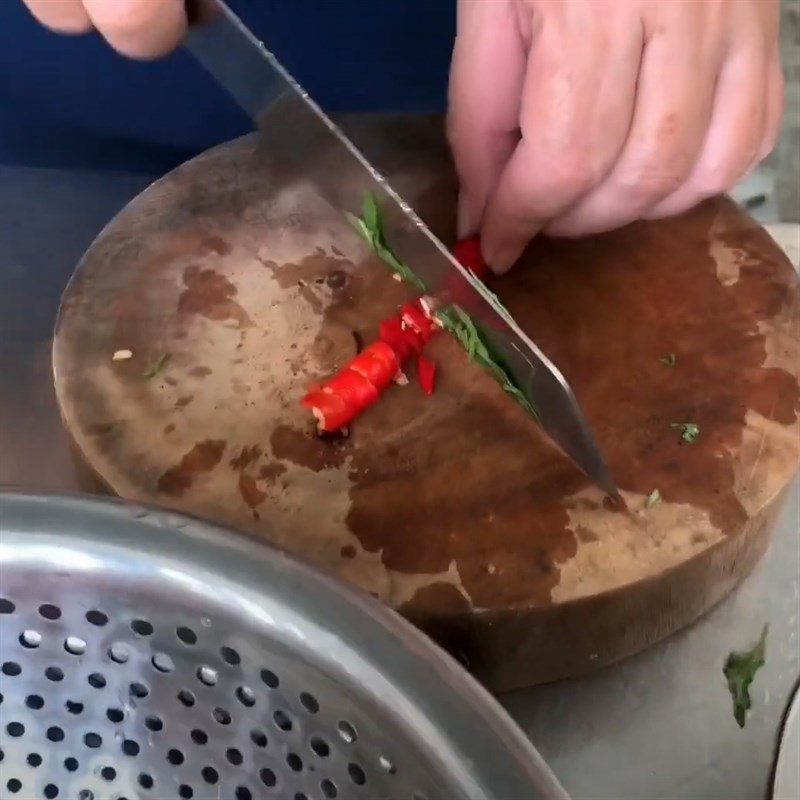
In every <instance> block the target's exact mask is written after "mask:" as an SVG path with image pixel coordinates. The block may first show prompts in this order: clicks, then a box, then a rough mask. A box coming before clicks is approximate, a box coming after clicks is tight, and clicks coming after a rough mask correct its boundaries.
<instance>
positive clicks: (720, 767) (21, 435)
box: [0, 166, 800, 800]
mask: <svg viewBox="0 0 800 800" xmlns="http://www.w3.org/2000/svg"><path fill="white" fill-rule="evenodd" d="M156 177H158V176H156V175H141V174H120V173H102V174H98V173H89V172H85V171H80V170H72V171H67V170H42V169H30V168H25V167H2V166H0V484H6V485H8V484H10V485H15V486H23V487H26V488H29V489H34V490H44V489H51V490H63V491H76V490H78V489H79V488H80V483H79V480H78V475H77V472H76V470H75V466H74V464H73V461H72V458H71V455H70V452H69V445H68V440H67V437H66V435H65V433H64V432H63V430H62V428H61V424H60V421H59V418H58V412H57V409H56V404H55V399H54V396H53V388H52V378H51V374H50V340H51V334H52V326H53V321H54V319H55V313H56V310H57V307H58V299H59V295H60V293H61V291H62V289H63V287H64V286H65V284H66V281H67V279H68V278H69V275H70V274H71V272H72V270H73V268H74V266H75V264H76V263H77V261H78V259H79V258H80V256H81V255H82V254H83V251H84V250H85V249H86V247H87V246H88V245H89V243H90V242H91V240H92V239H93V238H94V236H95V235H96V234H97V233H98V232H99V230H100V229H101V228H102V227H103V225H105V223H106V222H107V221H108V220H110V219H111V218H112V217H113V216H114V214H116V212H117V211H118V210H119V209H120V208H121V207H122V206H123V205H124V204H125V203H126V202H127V201H128V200H129V199H131V198H132V197H133V196H134V195H136V194H137V193H138V192H140V191H141V190H142V189H144V187H145V186H147V185H148V184H149V183H150V182H151V181H152V180H154V179H155V178H156ZM767 621H769V623H770V626H771V627H770V634H769V640H768V643H767V663H766V665H765V667H764V668H763V669H762V670H761V671H760V672H759V673H758V676H757V678H756V680H755V683H754V686H753V689H752V697H753V711H752V712H751V715H750V717H749V719H748V722H747V726H746V728H745V729H744V730H740V729H739V727H738V726H737V725H736V723H735V722H734V719H733V715H732V713H731V701H730V697H729V695H728V692H727V689H726V687H725V682H724V679H723V677H722V664H723V662H724V660H725V657H726V656H727V654H728V652H729V651H730V650H731V649H743V648H745V647H749V646H750V644H751V643H752V642H754V641H755V639H756V638H757V637H758V634H759V632H760V630H761V626H762V625H763V623H764V622H767ZM799 633H800V484H799V483H798V482H795V485H794V487H793V490H792V494H791V496H790V498H789V502H788V503H787V506H786V508H785V510H784V513H783V514H782V516H781V519H780V523H779V526H778V530H777V531H776V534H775V539H774V541H773V543H772V546H771V548H770V550H769V552H768V554H767V556H766V558H765V559H764V560H763V561H762V562H761V564H759V566H758V567H757V568H756V570H755V572H754V574H753V575H751V576H750V577H749V578H748V579H747V580H746V581H745V582H744V583H743V585H742V586H741V587H740V588H739V589H738V590H736V591H735V592H734V593H733V594H732V595H731V596H730V597H729V598H728V599H726V600H725V601H724V602H723V603H721V604H720V605H719V606H718V607H717V608H716V609H715V610H714V611H712V612H711V613H710V614H708V615H707V616H706V617H705V618H704V619H702V620H701V621H700V622H699V623H697V624H696V625H694V626H693V627H692V628H690V629H689V630H686V631H684V632H682V633H679V634H677V635H675V636H672V637H670V638H669V639H668V640H667V641H665V642H662V643H661V644H659V645H657V646H655V647H653V648H651V649H650V650H648V651H647V652H645V653H642V654H640V655H638V656H635V657H633V658H631V659H628V660H627V661H625V662H623V663H621V664H619V665H616V666H613V667H609V668H607V669H604V670H602V671H600V672H598V673H596V674H595V675H592V676H589V677H586V678H582V679H579V680H572V681H563V682H560V683H557V684H551V685H549V686H540V687H536V688H534V689H528V690H525V691H520V692H515V693H513V694H510V695H506V696H505V697H503V698H502V701H503V703H504V705H505V706H506V708H507V709H508V710H509V711H510V712H511V714H512V715H513V716H514V717H515V719H516V720H517V721H518V723H519V724H520V725H521V726H522V728H523V729H524V730H525V731H526V733H527V734H528V735H529V736H530V737H531V739H532V740H533V741H534V743H535V744H536V746H537V747H538V748H539V750H540V751H541V753H542V755H543V756H544V757H545V758H546V759H547V761H548V762H549V763H550V765H551V766H552V767H553V769H554V770H555V772H556V773H557V775H558V776H559V778H560V779H561V780H562V782H563V783H564V785H565V787H566V788H567V789H568V790H569V791H570V792H571V793H572V795H573V797H574V798H575V800H589V799H591V800H612V799H614V800H626V799H629V800H658V799H659V798H664V800H716V799H717V798H719V800H756V799H757V798H762V797H764V796H765V794H766V791H767V784H768V781H769V773H770V769H771V764H772V759H773V751H774V747H775V739H776V735H777V730H778V726H779V722H780V719H781V715H782V713H783V711H784V707H785V705H786V703H787V701H788V698H789V696H790V693H791V689H792V687H793V685H794V683H795V682H796V681H797V679H798V676H800V637H798V634H799ZM520 800H523V799H522V798H521V799H520Z"/></svg>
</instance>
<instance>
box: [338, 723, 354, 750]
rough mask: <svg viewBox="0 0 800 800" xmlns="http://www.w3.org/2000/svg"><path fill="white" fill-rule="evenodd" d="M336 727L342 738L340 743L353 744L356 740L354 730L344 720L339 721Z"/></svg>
mask: <svg viewBox="0 0 800 800" xmlns="http://www.w3.org/2000/svg"><path fill="white" fill-rule="evenodd" d="M336 727H337V729H338V731H339V736H341V737H342V741H345V742H347V744H353V742H354V741H355V740H356V739H358V733H357V731H356V729H355V728H354V727H353V726H352V725H351V724H350V723H349V722H348V721H347V720H346V719H343V720H340V721H339V724H338V725H337V726H336Z"/></svg>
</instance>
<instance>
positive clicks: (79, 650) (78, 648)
mask: <svg viewBox="0 0 800 800" xmlns="http://www.w3.org/2000/svg"><path fill="white" fill-rule="evenodd" d="M64 649H65V650H66V651H67V652H68V653H70V654H71V655H73V656H82V655H83V654H84V653H85V652H86V642H84V641H83V639H79V638H78V637H77V636H67V638H66V640H65V641H64Z"/></svg>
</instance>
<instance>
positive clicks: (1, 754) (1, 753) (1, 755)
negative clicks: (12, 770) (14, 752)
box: [0, 747, 5, 762]
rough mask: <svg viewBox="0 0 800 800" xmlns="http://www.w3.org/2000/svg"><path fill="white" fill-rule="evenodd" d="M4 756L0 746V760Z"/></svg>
mask: <svg viewBox="0 0 800 800" xmlns="http://www.w3.org/2000/svg"><path fill="white" fill-rule="evenodd" d="M4 758H5V754H4V753H3V748H2V747H0V762H2V760H3V759H4Z"/></svg>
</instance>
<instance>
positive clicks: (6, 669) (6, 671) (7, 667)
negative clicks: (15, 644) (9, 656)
mask: <svg viewBox="0 0 800 800" xmlns="http://www.w3.org/2000/svg"><path fill="white" fill-rule="evenodd" d="M2 669H3V675H8V676H9V677H10V678H15V677H16V676H17V675H19V674H20V672H22V667H21V666H20V665H19V664H17V662H16V661H4V662H3V667H2Z"/></svg>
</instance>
